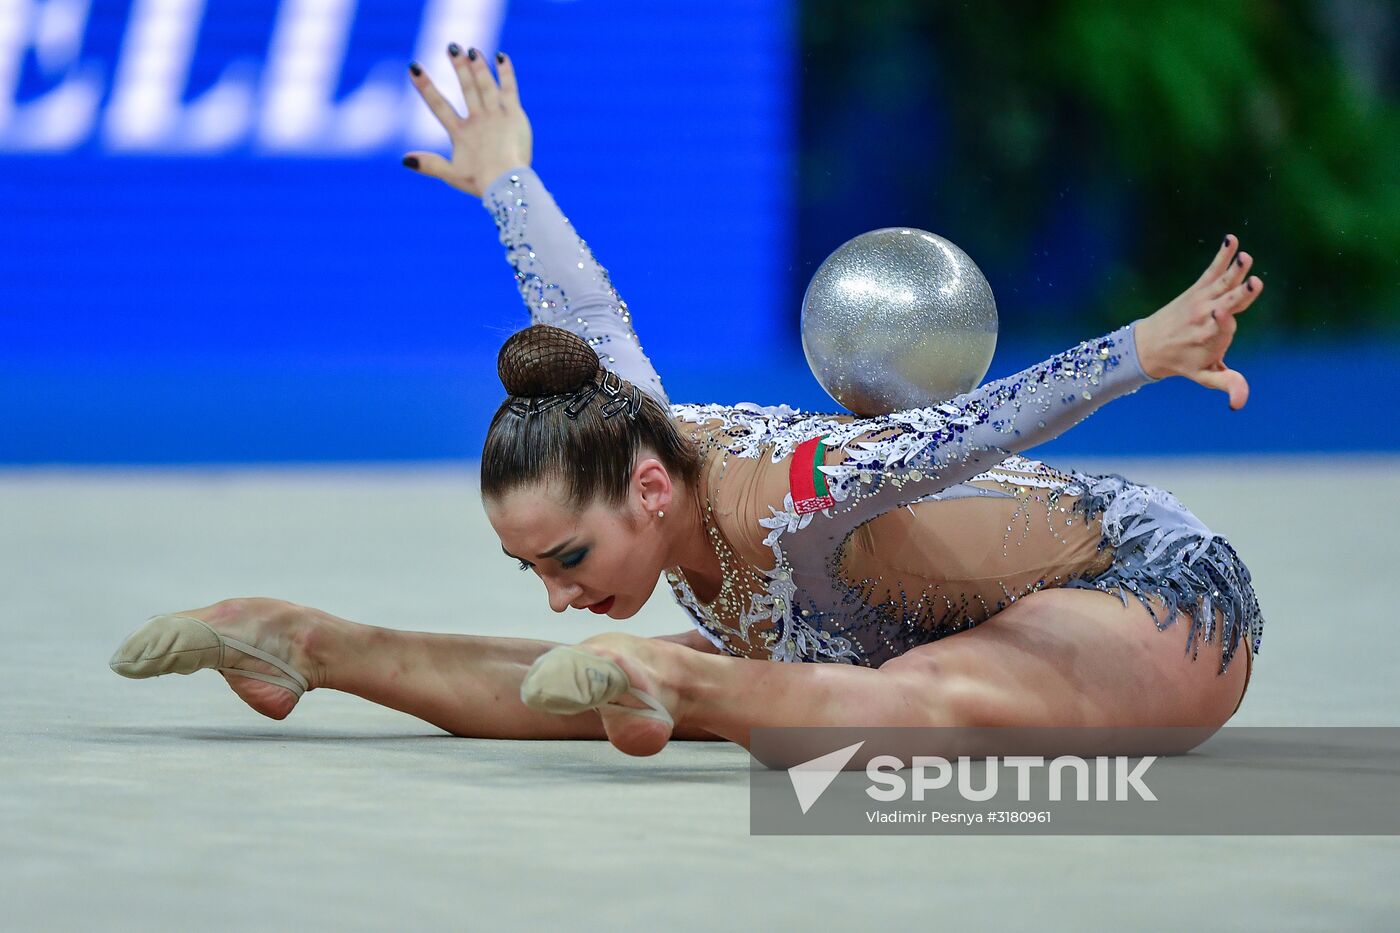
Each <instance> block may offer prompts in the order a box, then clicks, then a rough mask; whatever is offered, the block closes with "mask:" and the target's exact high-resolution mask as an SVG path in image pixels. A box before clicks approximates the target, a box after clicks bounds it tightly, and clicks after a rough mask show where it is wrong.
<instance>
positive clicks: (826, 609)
mask: <svg viewBox="0 0 1400 933" xmlns="http://www.w3.org/2000/svg"><path fill="white" fill-rule="evenodd" d="M482 203H483V205H484V206H485V207H486V208H487V210H489V211H490V213H491V215H492V217H493V218H494V219H495V221H496V224H497V226H498V228H499V230H500V239H501V243H502V244H503V245H504V246H505V247H506V250H507V252H506V258H507V260H508V261H509V262H510V264H511V265H512V267H513V268H514V270H515V279H516V283H517V285H518V287H519V289H520V294H521V297H522V298H523V299H524V301H525V304H526V306H527V307H528V308H529V309H530V314H531V318H532V320H533V322H534V323H542V324H552V325H555V326H557V327H563V328H566V329H568V330H571V331H573V332H575V333H578V334H579V335H581V336H583V337H584V338H585V339H586V340H588V342H589V344H590V345H591V346H592V347H593V348H594V349H595V351H596V352H597V353H598V355H599V357H600V359H601V361H602V363H603V364H604V365H605V366H607V367H608V368H609V369H612V370H614V371H615V372H617V373H618V374H619V375H621V376H622V377H623V378H625V379H628V380H629V381H631V382H632V383H634V384H635V385H637V386H638V387H640V388H641V389H642V390H643V391H646V392H648V393H650V394H651V395H652V396H653V397H655V398H656V399H657V400H658V401H660V402H661V403H662V404H665V405H670V411H671V414H672V417H673V420H675V421H676V422H678V423H679V424H681V425H683V426H685V427H686V428H687V429H688V434H689V436H690V437H691V439H692V440H693V441H694V442H695V443H696V444H697V445H698V446H699V447H700V449H701V451H702V453H703V454H704V455H705V461H704V462H705V463H706V476H705V488H706V489H707V490H708V494H707V495H706V502H705V508H706V515H705V524H706V528H707V530H708V532H709V534H710V538H711V542H712V544H713V545H714V547H715V550H716V553H717V555H718V556H719V559H720V564H721V567H722V570H723V584H722V586H721V589H720V591H719V593H718V594H716V595H715V596H714V597H713V598H711V599H710V600H709V601H708V602H705V601H702V600H701V599H700V598H699V597H698V596H697V595H696V593H695V591H694V590H693V589H692V588H691V586H690V584H689V582H688V581H687V580H686V579H685V576H684V574H683V573H682V572H681V571H680V569H679V568H672V569H671V570H668V571H667V573H666V577H667V582H668V583H669V584H670V586H671V590H672V593H673V595H674V597H675V599H676V601H677V602H678V603H679V604H680V605H681V606H682V607H683V608H684V609H685V610H686V612H687V613H688V614H689V615H690V617H691V619H692V620H693V621H694V623H695V625H696V626H697V628H698V629H699V630H700V631H701V632H702V633H703V634H704V635H705V636H706V637H707V638H709V639H710V641H712V642H713V643H714V644H715V645H716V646H717V647H718V648H719V649H720V650H721V651H724V652H727V653H729V654H733V655H740V656H745V657H754V658H768V659H771V660H775V661H827V662H843V663H853V664H863V665H867V666H871V667H878V666H879V665H881V664H883V663H884V662H885V661H887V660H889V659H890V658H892V657H896V656H898V655H899V654H901V653H903V652H904V651H907V650H909V649H910V648H912V647H915V646H918V645H921V644H926V643H928V642H931V641H934V640H936V639H938V638H943V637H946V636H948V635H952V634H955V633H957V632H959V631H963V630H965V629H967V628H971V627H972V626H975V625H978V624H980V623H981V622H984V621H986V620H987V619H988V618H990V617H991V616H992V615H994V614H996V613H997V612H999V611H1000V610H1002V609H1004V608H1006V607H1007V606H1009V605H1010V604H1011V603H1014V602H1015V601H1016V600H1018V599H1021V598H1023V597H1025V596H1027V595H1028V594H1030V593H1033V592H1035V591H1037V590H1040V589H1043V588H1046V587H1055V586H1059V587H1069V588H1090V589H1097V590H1100V591H1103V592H1110V593H1115V594H1116V595H1118V596H1119V598H1120V599H1121V600H1122V601H1123V603H1124V604H1125V605H1126V604H1127V595H1126V594H1127V593H1128V592H1131V593H1132V594H1133V595H1134V596H1135V597H1136V598H1137V599H1138V600H1139V601H1140V602H1142V604H1143V605H1144V606H1146V607H1147V608H1148V610H1149V612H1150V613H1151V614H1152V617H1153V619H1154V621H1155V622H1156V624H1157V626H1158V628H1159V629H1165V628H1167V627H1168V626H1170V625H1171V624H1172V623H1174V622H1175V621H1176V619H1177V613H1178V611H1182V612H1185V613H1186V614H1187V615H1188V616H1189V617H1190V620H1191V622H1190V626H1189V631H1188V635H1187V645H1186V651H1187V652H1188V653H1190V654H1191V655H1192V656H1193V657H1195V656H1196V653H1197V651H1198V649H1199V647H1200V645H1201V644H1210V643H1212V642H1217V641H1218V642H1219V644H1220V645H1221V656H1220V657H1221V660H1220V671H1221V672H1222V673H1223V672H1224V671H1225V670H1226V669H1228V666H1229V662H1230V659H1231V657H1232V656H1233V655H1234V653H1235V651H1236V649H1237V648H1238V646H1239V644H1240V642H1241V641H1243V642H1244V643H1245V644H1246V646H1247V647H1248V648H1249V649H1250V650H1252V651H1257V650H1258V647H1259V642H1260V637H1261V634H1262V628H1263V618H1262V616H1261V614H1260V610H1259V605H1258V601H1257V599H1256V598H1255V595H1254V591H1253V587H1252V585H1251V581H1250V575H1249V571H1248V569H1247V568H1246V567H1245V566H1244V564H1243V562H1242V561H1241V560H1240V559H1239V556H1238V555H1237V554H1236V553H1235V551H1234V549H1233V548H1232V547H1231V546H1230V544H1229V542H1228V541H1227V540H1226V539H1225V538H1223V537H1221V536H1220V535H1217V534H1215V533H1213V532H1211V531H1210V529H1208V528H1207V527H1206V526H1205V525H1204V524H1203V523H1202V522H1201V521H1200V520H1199V519H1197V518H1196V517H1195V516H1194V515H1192V514H1191V513H1190V512H1189V511H1187V509H1186V508H1185V506H1184V505H1182V504H1181V502H1180V501H1178V500H1177V499H1176V497H1175V496H1173V495H1172V494H1171V493H1169V492H1167V491H1165V490H1162V489H1157V488H1155V487H1152V486H1144V485H1140V484H1136V483H1132V482H1130V481H1128V480H1127V479H1125V478H1124V477H1122V476H1119V475H1117V474H1108V475H1103V476H1091V475H1085V474H1082V473H1079V472H1076V471H1073V470H1068V471H1066V470H1058V469H1055V468H1054V467H1051V466H1048V465H1047V464H1045V463H1042V462H1040V461H1037V460H1031V459H1027V458H1024V457H1021V456H1020V455H1019V452H1020V451H1024V450H1027V449H1028V448H1030V447H1032V446H1034V445H1036V444H1039V443H1043V442H1045V441H1048V440H1050V439H1052V438H1054V437H1056V436H1058V435H1059V434H1061V433H1063V432H1064V431H1066V430H1068V429H1069V428H1070V427H1072V426H1073V425H1075V424H1077V423H1078V422H1080V421H1082V420H1083V419H1084V418H1086V417H1088V416H1089V415H1090V414H1091V413H1092V412H1093V411H1094V410H1095V409H1097V408H1098V407H1099V406H1101V405H1103V404H1104V403H1106V402H1108V401H1110V400H1112V399H1114V398H1118V397H1119V396H1122V395H1126V394H1129V393H1131V392H1135V391H1136V390H1137V389H1138V388H1139V387H1140V386H1142V385H1144V384H1146V383H1149V382H1153V381H1155V380H1152V379H1150V378H1149V377H1148V376H1147V375H1146V374H1145V373H1144V372H1143V370H1142V367H1141V364H1140V363H1139V360H1138V357H1137V349H1136V344H1135V342H1134V325H1133V324H1129V325H1127V326H1124V327H1122V328H1119V329H1118V330H1115V331H1113V332H1112V333H1110V334H1107V335H1106V336H1103V337H1100V338H1097V339H1095V340H1089V341H1085V342H1083V343H1081V344H1079V345H1077V346H1075V347H1073V348H1071V349H1070V350H1067V351H1065V352H1064V353H1060V354H1057V355H1056V356H1053V357H1051V358H1050V359H1049V360H1046V361H1045V362H1042V363H1038V364H1036V365H1035V366H1032V367H1030V368H1029V369H1026V370H1024V371H1022V372H1020V373H1017V374H1015V375H1014V376H1009V377H1007V378H1005V379H1000V380H997V381H996V382H991V383H988V384H986V385H984V386H981V387H979V388H977V389H976V390H974V391H972V392H969V393H966V394H964V395H959V396H957V397H956V398H953V399H950V400H949V401H947V402H945V403H943V404H940V405H936V406H932V407H928V408H918V409H910V410H908V411H900V412H894V413H892V414H889V415H883V416H880V417H875V418H855V417H853V416H850V415H834V414H813V413H809V412H802V411H800V410H797V409H794V408H790V407H788V406H786V405H780V406H759V405H753V404H747V403H745V404H740V405H671V404H670V401H669V399H668V398H667V396H666V392H665V389H664V388H663V387H662V384H661V380H660V378H659V377H658V376H657V373H656V371H655V369H654V368H653V367H652V365H651V362H650V361H649V360H648V359H647V357H646V355H645V354H644V353H643V352H642V348H641V344H640V342H639V341H638V339H637V335H636V332H635V330H634V328H633V326H632V317H631V312H630V311H629V310H628V308H627V304H626V302H624V301H623V300H622V299H621V298H620V297H619V296H618V294H617V292H616V290H615V289H614V288H613V286H612V283H611V281H610V280H609V278H608V274H607V271H606V270H605V269H604V268H603V267H602V266H601V265H599V264H598V262H597V261H596V260H595V259H594V257H593V254H592V252H591V251H590V250H589V248H588V246H587V244H586V243H584V242H583V240H582V239H580V238H579V237H578V235H577V234H576V233H575V232H574V230H573V227H572V226H571V225H570V224H569V222H568V220H567V218H565V217H564V215H563V214H562V213H561V212H560V210H559V207H558V205H557V204H556V203H555V201H554V199H553V198H552V197H551V196H550V194H549V192H548V191H547V190H546V189H545V187H544V185H543V183H542V182H541V181H540V179H539V177H538V176H537V175H536V174H535V173H534V172H533V171H532V170H531V169H529V168H527V167H519V168H515V169H512V170H510V171H508V172H506V173H505V174H504V175H502V176H500V177H499V178H497V179H496V180H495V181H493V182H492V184H491V185H490V186H488V187H487V189H486V190H485V192H483V197H482Z"/></svg>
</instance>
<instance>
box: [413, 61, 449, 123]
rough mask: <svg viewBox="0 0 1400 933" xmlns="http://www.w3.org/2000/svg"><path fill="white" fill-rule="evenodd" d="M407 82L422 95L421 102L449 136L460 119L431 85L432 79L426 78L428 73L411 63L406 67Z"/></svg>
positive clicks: (420, 66)
mask: <svg viewBox="0 0 1400 933" xmlns="http://www.w3.org/2000/svg"><path fill="white" fill-rule="evenodd" d="M408 73H409V76H410V77H409V80H411V81H412V82H413V86H414V87H416V88H417V89H418V93H419V94H420V95H422V97H423V101H424V102H425V103H426V104H427V105H428V109H429V110H431V111H432V112H433V116H435V117H437V118H438V122H439V123H441V124H442V128H443V129H445V130H447V132H448V135H451V134H452V133H453V131H454V130H455V129H456V126H457V123H458V121H459V120H461V119H462V118H461V117H460V116H459V115H458V114H457V111H456V109H454V108H453V106H452V105H451V104H449V103H448V102H447V100H446V99H445V98H444V97H443V96H442V95H441V94H439V93H438V89H437V88H436V87H435V86H434V85H433V79H432V78H430V77H428V73H427V72H426V71H424V70H423V66H422V65H419V64H418V63H417V62H411V63H410V64H409V66H408Z"/></svg>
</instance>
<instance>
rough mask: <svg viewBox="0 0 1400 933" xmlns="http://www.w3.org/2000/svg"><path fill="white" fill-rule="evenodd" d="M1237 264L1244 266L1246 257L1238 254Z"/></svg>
mask: <svg viewBox="0 0 1400 933" xmlns="http://www.w3.org/2000/svg"><path fill="white" fill-rule="evenodd" d="M1235 265H1237V266H1242V265H1244V257H1243V256H1236V257H1235Z"/></svg>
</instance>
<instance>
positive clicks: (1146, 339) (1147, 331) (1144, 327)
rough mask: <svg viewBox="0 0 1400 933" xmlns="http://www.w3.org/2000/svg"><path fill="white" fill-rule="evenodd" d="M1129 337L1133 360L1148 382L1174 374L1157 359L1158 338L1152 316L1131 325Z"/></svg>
mask: <svg viewBox="0 0 1400 933" xmlns="http://www.w3.org/2000/svg"><path fill="white" fill-rule="evenodd" d="M1128 338H1129V339H1128V343H1129V344H1130V345H1131V348H1132V350H1133V358H1132V362H1133V363H1134V364H1135V365H1136V366H1137V368H1138V370H1139V371H1140V372H1141V373H1142V375H1143V378H1144V379H1145V380H1146V381H1147V382H1158V381H1160V380H1162V379H1165V378H1166V377H1167V376H1170V375H1172V372H1171V371H1170V370H1169V369H1168V368H1167V367H1165V366H1164V365H1163V364H1162V363H1161V362H1160V361H1159V360H1158V359H1157V353H1156V347H1157V342H1156V340H1157V338H1156V335H1155V332H1154V330H1153V324H1152V319H1151V318H1141V319H1139V320H1136V321H1134V322H1133V323H1132V324H1131V325H1129V327H1128Z"/></svg>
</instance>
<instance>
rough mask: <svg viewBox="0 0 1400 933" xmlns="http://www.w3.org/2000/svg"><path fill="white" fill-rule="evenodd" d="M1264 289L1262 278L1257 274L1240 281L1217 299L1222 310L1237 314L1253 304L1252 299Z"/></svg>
mask: <svg viewBox="0 0 1400 933" xmlns="http://www.w3.org/2000/svg"><path fill="white" fill-rule="evenodd" d="M1263 290H1264V280H1263V279H1261V278H1259V276H1257V275H1251V276H1250V277H1249V278H1247V279H1245V280H1244V281H1243V282H1240V283H1239V284H1238V285H1236V286H1235V287H1234V288H1232V289H1230V290H1229V291H1228V292H1226V293H1225V294H1223V295H1221V296H1220V297H1219V299H1218V302H1219V306H1220V308H1221V309H1222V310H1224V311H1227V312H1229V313H1230V314H1239V313H1240V312H1241V311H1243V310H1244V309H1245V308H1248V307H1249V306H1250V305H1252V304H1254V299H1256V298H1258V297H1259V293H1260V292H1262V291H1263Z"/></svg>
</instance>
